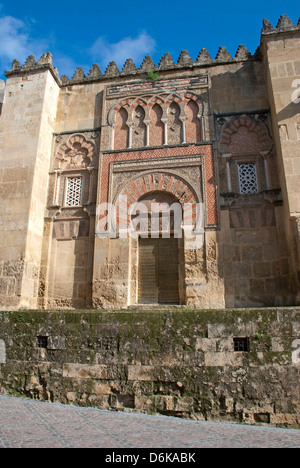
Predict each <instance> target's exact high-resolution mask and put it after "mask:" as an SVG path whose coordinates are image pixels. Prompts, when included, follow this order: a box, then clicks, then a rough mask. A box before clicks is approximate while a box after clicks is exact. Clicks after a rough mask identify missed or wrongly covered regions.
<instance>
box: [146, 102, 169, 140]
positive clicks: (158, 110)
mask: <svg viewBox="0 0 300 468" xmlns="http://www.w3.org/2000/svg"><path fill="white" fill-rule="evenodd" d="M163 115H164V111H163V108H162V106H161V105H160V104H159V102H156V103H153V105H152V106H151V108H150V124H149V146H162V145H163V144H164V142H165V138H164V129H165V124H164V121H163Z"/></svg>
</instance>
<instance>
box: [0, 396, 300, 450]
mask: <svg viewBox="0 0 300 468" xmlns="http://www.w3.org/2000/svg"><path fill="white" fill-rule="evenodd" d="M299 447H300V431H299V430H293V429H277V428H273V427H265V426H264V427H262V426H259V427H257V426H256V427H254V426H245V425H238V424H228V423H225V424H224V423H215V422H201V421H192V420H183V419H177V418H172V417H171V418H170V417H164V416H148V415H143V414H133V413H122V412H110V411H104V410H99V409H94V408H80V407H75V406H65V405H61V404H55V403H42V402H37V401H33V400H27V399H20V398H12V397H7V396H0V448H119V449H121V448H122V449H128V448H164V449H166V448H170V449H176V448H183V449H184V448H189V449H190V448H299Z"/></svg>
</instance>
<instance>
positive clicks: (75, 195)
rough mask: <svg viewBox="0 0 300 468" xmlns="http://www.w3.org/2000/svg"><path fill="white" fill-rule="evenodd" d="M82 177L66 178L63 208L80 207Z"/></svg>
mask: <svg viewBox="0 0 300 468" xmlns="http://www.w3.org/2000/svg"><path fill="white" fill-rule="evenodd" d="M81 198H82V177H68V178H67V189H66V199H65V206H81Z"/></svg>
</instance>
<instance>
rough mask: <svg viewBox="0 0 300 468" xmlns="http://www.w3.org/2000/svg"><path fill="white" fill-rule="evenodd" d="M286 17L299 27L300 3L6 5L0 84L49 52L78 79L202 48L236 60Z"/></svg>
mask: <svg viewBox="0 0 300 468" xmlns="http://www.w3.org/2000/svg"><path fill="white" fill-rule="evenodd" d="M282 14H287V15H288V16H289V17H290V18H291V19H292V20H293V21H294V22H296V23H297V21H298V19H299V16H300V0H285V1H284V2H282V0H272V1H271V0H260V1H258V0H251V1H244V2H241V1H240V0H239V1H238V0H231V1H229V2H224V0H223V1H219V0H215V1H206V2H202V1H200V0H190V1H183V0H173V1H171V2H168V1H162V0H149V1H145V0H144V1H142V0H140V1H130V0H127V1H120V0H114V2H112V1H111V2H109V1H105V2H103V1H102V2H101V1H99V0H98V1H94V0H90V1H89V2H86V3H85V2H84V1H82V0H81V1H80V2H78V1H76V0H72V1H71V0H60V1H58V0H51V1H50V2H42V1H41V0H26V1H24V0H22V1H20V0H10V1H4V0H0V79H3V76H4V75H3V73H4V71H5V70H7V69H10V67H11V62H12V60H13V59H15V58H16V59H17V60H19V61H20V62H21V64H23V63H24V62H25V60H26V58H27V57H28V55H31V54H33V55H35V56H36V58H37V59H39V58H40V56H41V55H42V54H43V53H44V52H48V51H50V52H51V53H52V55H53V61H54V65H55V66H56V67H57V68H58V70H59V72H60V75H63V74H66V75H68V76H69V78H71V77H72V75H73V73H74V71H75V68H76V67H78V66H82V67H83V68H84V70H85V71H86V72H88V71H89V69H90V67H91V65H92V64H93V63H98V64H99V65H100V68H101V70H102V72H105V69H106V67H107V65H108V63H109V62H110V61H112V60H115V61H116V62H117V64H118V66H119V67H121V68H122V66H123V65H124V62H125V60H126V58H133V60H134V61H135V63H136V65H137V66H140V64H141V62H142V60H143V58H144V56H145V55H151V56H152V58H153V60H154V62H155V63H156V64H158V62H159V60H160V57H161V56H162V55H163V54H165V53H166V52H170V53H171V55H172V57H173V60H174V61H177V59H178V57H179V54H180V52H181V50H185V49H187V50H188V51H189V52H190V55H191V57H193V59H194V60H195V59H196V58H197V56H198V53H199V51H200V50H201V49H202V48H206V49H208V50H209V52H210V54H211V55H212V57H213V58H215V56H216V54H217V51H218V48H219V47H220V46H226V47H227V49H228V50H229V52H230V53H231V54H232V55H235V53H236V50H237V48H238V46H239V45H240V44H244V45H245V46H246V47H247V48H248V49H249V50H250V52H252V53H254V52H255V50H256V49H257V47H258V46H259V42H260V32H261V28H262V20H263V18H267V19H268V20H270V21H271V22H272V24H273V26H276V24H277V21H278V19H279V17H280V15H282Z"/></svg>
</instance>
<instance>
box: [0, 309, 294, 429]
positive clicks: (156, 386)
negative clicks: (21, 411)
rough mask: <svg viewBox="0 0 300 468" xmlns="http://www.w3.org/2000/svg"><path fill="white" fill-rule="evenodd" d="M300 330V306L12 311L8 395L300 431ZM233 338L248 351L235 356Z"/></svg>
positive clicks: (2, 336) (3, 385) (1, 374)
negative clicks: (298, 342)
mask: <svg viewBox="0 0 300 468" xmlns="http://www.w3.org/2000/svg"><path fill="white" fill-rule="evenodd" d="M299 329H300V309H299V308H288V309H284V308H282V309H265V310H264V309H241V310H239V309H236V310H214V311H212V310H211V311H201V310H189V309H187V308H182V309H177V310H175V309H173V310H172V309H171V308H166V310H165V311H163V310H149V311H145V310H144V311H143V310H134V311H126V312H124V311H123V312H120V311H118V312H117V311H116V312H103V311H78V312H72V311H60V312H46V311H44V312H38V311H36V312H30V311H27V312H13V313H12V312H5V313H4V312H3V313H1V314H0V391H1V392H5V393H6V394H11V395H18V396H21V395H25V396H27V397H31V398H35V399H39V400H50V401H55V402H63V403H71V404H79V405H84V406H96V407H99V408H104V409H118V410H122V411H126V410H130V411H132V410H136V411H140V412H146V413H153V412H154V413H162V414H166V415H176V416H183V417H191V418H193V419H199V420H223V421H234V422H243V423H250V424H272V425H278V426H282V425H284V426H287V427H288V426H290V427H298V428H299V427H300V412H299V396H300V395H299V377H300V368H299V364H296V363H295V362H293V354H292V353H293V352H294V348H293V344H294V345H295V338H297V337H299V334H298V332H299ZM40 336H47V337H48V344H47V346H46V347H45V348H38V340H37V337H40ZM234 337H235V338H236V337H242V338H243V337H247V338H248V339H249V343H250V348H249V351H248V352H235V351H234V344H233V338H234ZM3 343H5V346H4V345H3ZM287 395H288V396H287Z"/></svg>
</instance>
